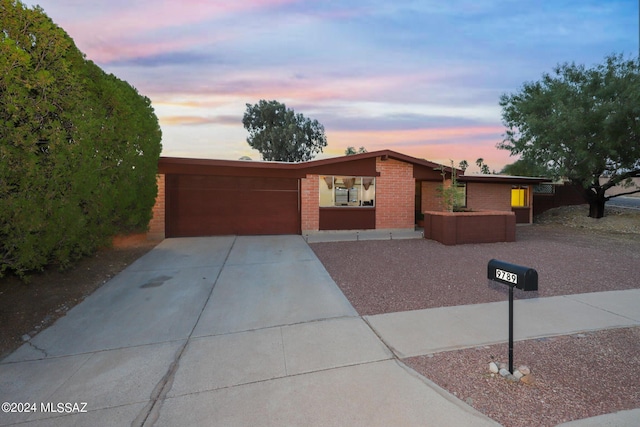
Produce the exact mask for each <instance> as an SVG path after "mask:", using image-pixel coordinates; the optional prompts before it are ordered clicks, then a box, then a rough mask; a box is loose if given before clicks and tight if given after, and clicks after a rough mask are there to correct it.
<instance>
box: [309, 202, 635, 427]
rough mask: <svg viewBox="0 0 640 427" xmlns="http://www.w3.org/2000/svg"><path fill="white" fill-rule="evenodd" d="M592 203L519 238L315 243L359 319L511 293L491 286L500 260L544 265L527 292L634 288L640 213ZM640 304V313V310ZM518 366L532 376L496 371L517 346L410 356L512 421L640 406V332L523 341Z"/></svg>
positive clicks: (446, 384)
mask: <svg viewBox="0 0 640 427" xmlns="http://www.w3.org/2000/svg"><path fill="white" fill-rule="evenodd" d="M584 209H585V208H584V207H568V208H561V209H558V210H553V211H550V212H549V213H548V214H547V215H545V216H544V217H542V218H540V223H538V224H534V225H529V226H519V227H518V228H517V232H516V233H517V236H516V240H517V241H516V242H513V243H491V244H477V245H476V244H473V245H459V246H444V245H442V244H440V243H437V242H434V241H430V240H387V241H358V242H332V243H313V244H311V245H310V246H311V248H312V249H313V250H314V252H315V253H316V255H317V256H318V258H319V259H320V260H321V261H322V263H323V264H324V265H325V267H326V268H327V270H328V271H329V273H330V274H331V276H332V277H333V279H334V280H335V282H336V283H337V284H338V286H339V287H340V288H341V289H342V291H343V292H344V294H345V295H346V296H347V298H348V299H349V301H351V303H352V304H353V306H354V307H355V309H356V310H357V311H358V313H359V314H360V315H374V314H381V313H390V312H397V311H406V310H416V309H425V308H435V307H444V306H454V305H466V304H478V303H486V302H494V301H506V300H507V289H506V288H505V287H504V286H500V285H495V284H493V283H491V282H489V281H488V280H487V278H486V276H487V263H488V261H489V260H490V259H492V258H497V259H500V260H504V261H507V262H512V263H515V264H521V265H526V266H529V267H532V268H535V269H536V270H537V271H538V274H539V290H538V292H526V293H525V292H522V291H517V290H516V292H515V298H516V299H523V298H536V297H549V296H557V295H568V294H577V293H587V292H600V291H612V290H622V289H635V288H638V287H639V278H640V211H631V210H614V209H608V212H609V215H608V217H605V218H603V220H593V219H591V218H586V219H585V218H584V215H585V210H584ZM639 310H640V309H639ZM515 347H516V349H515V353H516V361H515V363H516V365H521V364H524V365H527V366H529V367H530V368H531V375H532V378H533V379H534V381H533V383H532V384H524V383H522V382H517V383H514V382H509V381H506V380H505V379H504V378H502V377H500V376H499V375H497V374H494V375H493V376H492V375H491V372H490V371H489V363H490V362H492V361H499V362H506V360H505V359H506V358H507V354H508V349H507V344H498V345H492V346H487V347H482V348H470V349H465V350H459V351H452V352H443V353H438V354H431V355H424V356H419V357H414V358H409V359H404V360H403V361H404V362H405V363H406V364H408V365H409V366H411V367H412V368H413V369H415V370H416V371H418V372H420V373H421V374H422V375H424V376H426V377H427V378H429V379H431V380H432V381H434V382H435V383H437V384H439V385H440V386H441V387H443V388H444V389H446V390H448V391H449V392H451V393H453V394H454V395H456V396H457V397H458V398H460V399H461V400H463V401H465V402H466V403H468V404H469V405H471V406H473V407H475V408H476V409H478V410H479V411H481V412H483V413H484V414H486V415H488V416H490V417H491V418H493V419H495V420H496V421H498V422H499V423H501V424H502V425H504V426H507V427H520V426H555V425H557V424H559V423H563V422H566V421H570V420H574V419H581V418H586V417H592V416H596V415H600V414H607V413H612V412H616V411H620V410H625V409H633V408H637V407H639V406H640V403H639V402H640V385H639V384H638V381H637V378H636V377H635V372H637V371H638V369H640V328H624V329H615V330H604V331H596V332H589V333H584V334H578V335H575V336H564V337H552V338H544V339H537V340H529V341H522V342H517V343H516V345H515Z"/></svg>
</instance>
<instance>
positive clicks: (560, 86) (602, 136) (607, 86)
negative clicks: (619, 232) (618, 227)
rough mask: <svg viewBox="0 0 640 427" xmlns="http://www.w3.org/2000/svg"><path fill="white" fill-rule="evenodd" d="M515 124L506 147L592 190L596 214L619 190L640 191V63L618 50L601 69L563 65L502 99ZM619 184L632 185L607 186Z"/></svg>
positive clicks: (588, 196)
mask: <svg viewBox="0 0 640 427" xmlns="http://www.w3.org/2000/svg"><path fill="white" fill-rule="evenodd" d="M500 105H501V106H502V109H503V110H502V119H503V122H504V124H505V126H506V128H507V131H506V134H505V139H504V141H503V142H502V143H500V144H498V148H502V149H507V150H510V151H511V154H514V155H516V154H519V155H521V156H522V159H524V160H525V161H527V162H530V163H532V164H536V165H539V166H540V167H541V168H542V169H546V170H548V171H549V172H550V173H551V174H552V175H553V176H554V177H556V178H560V177H563V178H567V179H569V180H570V181H571V182H572V183H574V184H578V185H580V186H581V187H582V188H583V189H584V197H585V200H586V201H587V202H588V203H589V206H590V208H589V216H590V217H593V218H601V217H602V216H603V215H604V206H605V203H606V201H607V200H609V199H610V198H611V197H616V196H619V195H622V194H632V193H637V192H640V188H637V187H635V186H632V185H631V184H630V182H631V178H633V177H637V176H640V62H639V61H638V60H625V59H623V57H622V56H619V55H614V56H609V57H607V58H606V60H605V61H604V63H603V64H600V65H597V66H595V67H593V68H585V67H584V66H582V65H576V64H563V65H560V66H558V67H556V68H555V69H554V71H553V74H544V75H543V76H542V80H541V81H538V82H532V83H525V84H524V85H523V87H522V88H521V89H520V90H519V91H518V92H516V93H514V94H509V95H507V94H505V95H503V96H502V97H501V98H500ZM616 185H620V186H627V187H626V188H627V190H626V191H623V192H622V193H620V194H617V195H616V196H606V195H605V192H606V191H607V190H608V189H609V188H611V187H613V186H616Z"/></svg>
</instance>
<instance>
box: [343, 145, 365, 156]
mask: <svg viewBox="0 0 640 427" xmlns="http://www.w3.org/2000/svg"><path fill="white" fill-rule="evenodd" d="M366 152H367V149H366V148H364V147H360V148H358V149H357V150H356V147H352V146H348V147H347V149H346V150H344V155H345V156H353V155H354V154H364V153H366Z"/></svg>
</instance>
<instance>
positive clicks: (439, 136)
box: [325, 126, 516, 172]
mask: <svg viewBox="0 0 640 427" xmlns="http://www.w3.org/2000/svg"><path fill="white" fill-rule="evenodd" d="M503 132H504V128H502V127H498V126H476V127H456V128H439V129H411V130H398V131H391V130H389V131H335V132H333V131H327V139H328V141H329V146H328V147H327V149H326V150H325V153H326V154H329V155H342V154H344V150H345V149H346V148H347V147H348V146H353V147H361V146H363V147H365V148H366V149H367V150H369V151H375V150H383V149H390V150H394V151H398V152H401V153H404V154H408V155H410V156H414V157H418V158H424V159H427V160H431V161H434V162H438V163H445V164H449V161H450V160H453V161H454V164H455V165H456V166H457V165H458V163H459V162H460V161H461V160H467V162H469V164H470V165H471V167H470V169H469V170H470V171H471V172H473V171H475V169H476V168H475V161H476V159H478V158H480V157H482V158H483V159H484V160H485V163H486V164H488V165H489V167H490V168H491V169H492V170H496V171H499V170H500V169H502V167H503V166H504V165H506V164H508V163H513V162H514V161H515V160H516V159H515V158H512V157H510V156H509V152H508V151H505V150H498V149H497V148H496V147H495V144H496V142H498V141H500V140H501V134H502V133H503Z"/></svg>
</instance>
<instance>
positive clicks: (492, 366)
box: [489, 362, 500, 374]
mask: <svg viewBox="0 0 640 427" xmlns="http://www.w3.org/2000/svg"><path fill="white" fill-rule="evenodd" d="M489 371H491V373H493V374H497V373H498V372H500V368H498V365H496V362H491V363H489Z"/></svg>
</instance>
